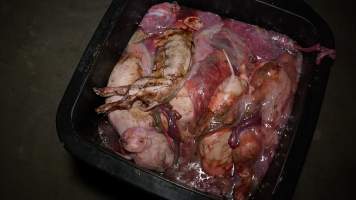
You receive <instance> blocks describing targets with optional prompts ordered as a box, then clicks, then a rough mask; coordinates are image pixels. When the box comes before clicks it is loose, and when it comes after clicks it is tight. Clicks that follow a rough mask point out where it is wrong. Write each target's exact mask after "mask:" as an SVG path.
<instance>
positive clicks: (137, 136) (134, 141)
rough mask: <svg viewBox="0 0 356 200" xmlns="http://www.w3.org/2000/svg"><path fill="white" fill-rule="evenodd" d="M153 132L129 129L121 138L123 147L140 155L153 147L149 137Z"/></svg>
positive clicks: (137, 128) (142, 129)
mask: <svg viewBox="0 0 356 200" xmlns="http://www.w3.org/2000/svg"><path fill="white" fill-rule="evenodd" d="M151 132H152V130H150V129H146V128H141V127H135V128H129V129H127V130H126V131H125V132H124V133H123V134H122V135H121V138H120V142H121V145H122V146H123V147H124V149H125V150H126V151H129V152H132V153H140V152H142V151H144V150H145V149H146V148H148V147H149V146H150V145H151V139H150V138H149V137H148V136H149V134H151Z"/></svg>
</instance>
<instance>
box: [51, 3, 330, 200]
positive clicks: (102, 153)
mask: <svg viewBox="0 0 356 200" xmlns="http://www.w3.org/2000/svg"><path fill="white" fill-rule="evenodd" d="M160 2H163V1H154V0H152V1H149V0H145V1H143V0H129V1H128V0H114V1H113V2H112V4H111V6H110V7H109V9H108V11H107V12H106V14H105V16H104V17H103V19H102V21H101V23H100V25H99V27H98V28H97V30H96V32H95V34H94V36H93V38H92V39H91V41H90V43H89V45H88V47H87V49H86V50H85V52H84V54H83V56H82V58H81V60H80V62H79V64H78V66H77V69H76V71H75V73H74V75H73V77H72V79H71V81H70V83H69V85H68V88H67V90H66V92H65V94H64V96H63V99H62V101H61V103H60V105H59V108H58V112H57V131H58V136H59V138H60V140H61V141H62V142H63V144H64V147H65V148H66V149H67V150H68V151H69V152H71V153H72V154H73V155H74V156H76V157H77V158H79V159H81V160H83V161H85V162H86V163H88V164H90V165H92V166H95V167H96V168H98V169H101V170H103V171H105V172H107V173H109V174H111V175H112V176H114V177H117V178H119V179H122V180H125V181H127V182H129V183H132V184H134V185H136V186H138V187H140V188H142V189H144V190H146V191H149V192H152V193H155V194H157V195H159V196H162V197H164V198H167V199H193V198H194V199H209V198H216V197H212V196H209V195H207V194H204V193H201V192H199V191H196V190H191V189H188V188H185V187H184V186H181V185H179V184H176V183H173V182H171V181H168V180H166V179H164V178H163V177H161V176H159V175H158V174H156V173H154V172H151V171H148V170H144V169H141V168H138V167H136V166H135V165H134V164H132V163H131V162H130V161H127V160H125V159H123V158H121V157H120V156H118V155H116V154H114V153H113V152H111V151H110V150H108V149H105V148H103V147H102V146H100V145H99V144H98V138H97V124H98V121H99V119H100V116H98V115H97V114H96V113H95V112H94V108H96V107H97V106H98V105H100V104H102V103H103V99H102V98H100V97H97V96H96V95H95V94H94V93H93V92H92V87H94V86H99V87H100V86H105V85H106V81H107V79H108V77H109V75H110V72H111V70H112V68H113V67H114V64H115V63H116V61H117V60H118V58H119V57H120V54H121V53H122V51H123V50H124V48H125V47H126V45H127V42H128V40H129V38H130V37H131V35H132V34H133V32H134V31H135V30H136V28H137V25H138V23H139V22H140V20H141V19H142V17H143V15H144V14H145V13H146V12H147V10H148V8H149V7H150V6H152V5H154V4H157V3H160ZM177 2H178V3H179V4H180V5H183V6H187V7H192V8H195V9H200V10H205V11H211V12H214V13H217V14H219V15H221V16H224V17H229V18H234V19H237V20H240V21H244V22H247V23H251V24H257V25H259V26H261V27H263V28H266V29H268V30H274V31H277V32H280V33H283V34H286V35H288V36H289V37H291V38H292V39H294V40H295V41H297V42H298V43H299V44H300V45H301V46H310V45H312V44H315V43H317V42H319V43H321V45H323V46H326V47H328V48H334V40H333V36H332V33H331V31H330V29H329V27H328V26H327V24H326V23H325V22H324V21H323V20H322V19H321V18H320V17H319V16H318V15H317V14H316V13H315V12H314V11H313V10H312V9H311V8H310V7H309V6H308V5H306V4H305V3H304V2H302V1H287V2H288V3H286V2H284V3H283V2H281V1H272V2H270V3H272V4H269V3H265V2H262V1H253V0H227V1H217V0H194V1H189V0H186V1H184V0H183V1H177ZM277 6H280V7H283V8H280V7H277ZM287 9H288V10H287ZM296 13H298V14H296ZM314 61H315V55H314V54H304V60H303V68H302V76H301V79H300V83H299V87H298V90H297V93H296V96H295V100H294V106H293V111H292V116H293V117H292V118H291V119H290V120H289V122H288V128H287V129H286V130H285V132H284V134H283V136H282V137H281V141H280V147H279V149H278V153H277V155H276V156H275V158H274V160H273V161H272V163H271V166H270V167H269V169H268V172H267V174H266V176H265V178H264V179H263V181H262V183H261V184H260V185H259V187H258V188H257V190H256V191H255V192H254V193H253V195H252V197H251V198H252V199H290V197H291V195H292V194H293V191H294V188H295V185H296V182H297V179H298V176H299V173H300V170H301V168H302V165H303V162H304V159H305V155H306V153H307V150H308V147H309V144H310V141H311V139H312V136H313V132H314V129H315V126H316V122H317V119H318V115H319V111H320V107H321V102H322V99H323V96H324V91H325V87H326V83H327V79H328V76H329V70H330V67H331V65H332V63H333V61H332V60H331V59H329V58H326V59H324V60H323V61H322V63H321V64H320V65H318V66H317V65H315V64H314V63H315V62H314Z"/></svg>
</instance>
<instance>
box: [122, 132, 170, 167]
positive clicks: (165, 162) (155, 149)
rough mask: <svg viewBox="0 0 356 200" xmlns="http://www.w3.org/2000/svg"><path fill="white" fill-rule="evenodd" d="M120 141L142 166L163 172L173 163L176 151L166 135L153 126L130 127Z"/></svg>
mask: <svg viewBox="0 0 356 200" xmlns="http://www.w3.org/2000/svg"><path fill="white" fill-rule="evenodd" d="M120 141H121V144H122V146H123V148H124V149H125V150H126V151H128V152H130V153H131V154H130V155H131V157H132V158H133V160H134V162H135V163H136V164H137V165H138V166H140V167H143V168H146V169H151V170H155V171H159V172H163V171H165V170H166V169H167V168H168V167H170V166H171V165H172V164H173V160H174V153H173V151H172V150H171V149H170V147H169V144H168V142H167V140H166V138H165V136H164V135H163V134H161V133H158V132H157V131H156V130H155V129H153V128H129V129H127V130H126V131H125V132H124V133H123V134H122V135H121V139H120Z"/></svg>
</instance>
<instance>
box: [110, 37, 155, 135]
mask: <svg viewBox="0 0 356 200" xmlns="http://www.w3.org/2000/svg"><path fill="white" fill-rule="evenodd" d="M126 53H127V56H128V58H127V59H126V60H125V61H121V60H119V62H118V63H117V64H116V65H115V67H114V69H113V71H112V72H111V75H110V78H109V81H108V85H107V86H109V87H118V86H124V85H130V84H132V83H134V82H135V81H136V80H137V79H139V78H141V77H142V76H144V75H147V74H149V73H150V71H151V68H152V62H153V61H152V55H151V54H150V53H149V51H148V50H147V48H146V46H145V45H143V44H142V43H137V44H136V43H134V44H129V46H128V48H127V49H126ZM119 99H121V97H120V96H113V97H110V98H107V99H106V103H109V102H114V101H117V100H119ZM138 107H139V103H136V104H134V105H133V108H131V109H130V110H115V111H113V112H110V113H109V114H108V117H109V121H110V122H111V124H112V125H113V126H114V128H115V129H116V131H117V132H118V133H119V134H122V133H123V132H124V131H125V130H126V129H128V128H132V127H151V126H152V124H153V119H152V117H151V116H150V115H149V113H148V112H143V111H142V110H141V109H140V108H138Z"/></svg>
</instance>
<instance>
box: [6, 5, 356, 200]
mask: <svg viewBox="0 0 356 200" xmlns="http://www.w3.org/2000/svg"><path fill="white" fill-rule="evenodd" d="M308 2H309V3H310V4H311V5H312V6H313V7H314V8H315V10H316V11H317V12H318V13H320V14H321V16H323V18H324V19H325V20H326V21H327V22H328V23H329V24H330V26H331V28H332V30H333V31H334V34H335V38H336V45H337V48H338V49H337V51H338V59H337V61H336V63H335V65H334V66H333V68H332V72H331V74H330V80H329V84H328V88H327V91H326V95H325V100H324V103H323V107H322V111H321V115H320V119H319V122H318V126H317V129H316V132H315V137H314V139H313V142H312V146H311V148H310V151H309V154H308V157H307V160H306V163H305V166H304V169H303V172H302V175H301V178H300V181H299V183H298V187H297V190H296V193H295V197H294V200H299V199H353V198H352V197H353V186H354V184H353V183H354V180H356V176H355V172H354V170H355V169H356V158H355V154H354V152H355V150H354V149H353V148H354V146H353V145H354V141H355V139H356V135H355V134H356V132H355V129H353V120H354V119H356V110H355V106H354V105H353V102H354V101H355V100H356V93H355V91H356V90H355V89H356V88H355V84H354V83H353V82H352V81H353V80H354V76H356V61H355V59H353V57H354V56H356V52H355V48H354V45H355V44H356V23H355V20H354V19H355V18H354V15H355V14H354V12H355V11H354V9H353V8H354V7H353V6H352V3H351V2H352V1H337V0H330V1H327V2H326V1H323V0H308ZM109 3H110V1H109V0H102V1H97V0H96V1H95V0H86V1H80V0H62V1H54V0H47V1H40V0H32V1H23V2H20V1H10V0H8V1H6V0H5V1H1V2H0V27H1V28H0V46H1V47H0V69H1V73H0V85H3V89H2V97H1V98H0V106H1V109H0V110H1V111H2V112H1V114H0V116H1V117H0V130H1V133H0V134H1V136H0V137H1V139H0V159H1V163H0V199H87V200H89V199H117V198H119V197H120V194H122V193H126V194H127V193H131V194H132V195H134V196H135V192H134V191H135V188H132V187H130V186H125V185H123V184H122V183H119V182H117V181H115V180H112V179H110V178H108V177H107V176H106V175H105V174H102V173H99V172H97V171H95V170H93V169H91V168H88V167H86V166H85V165H83V164H81V163H78V161H75V160H73V159H72V158H71V156H70V155H69V154H68V153H67V152H66V151H65V150H64V149H63V148H62V145H61V144H60V142H59V141H58V138H57V134H56V129H55V114H56V108H57V105H58V103H59V100H60V99H61V96H62V95H63V92H64V90H65V87H66V86H67V84H68V82H69V80H70V77H71V75H72V73H73V71H74V69H75V67H76V64H77V63H78V61H79V59H80V57H81V54H82V52H83V51H84V48H85V47H86V45H87V43H88V41H89V40H90V38H91V36H92V34H93V32H94V30H95V28H96V27H97V25H98V23H99V20H100V19H101V17H102V16H103V14H104V12H105V10H106V9H107V8H108V6H109ZM103 182H108V183H109V184H103ZM121 197H122V196H121Z"/></svg>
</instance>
